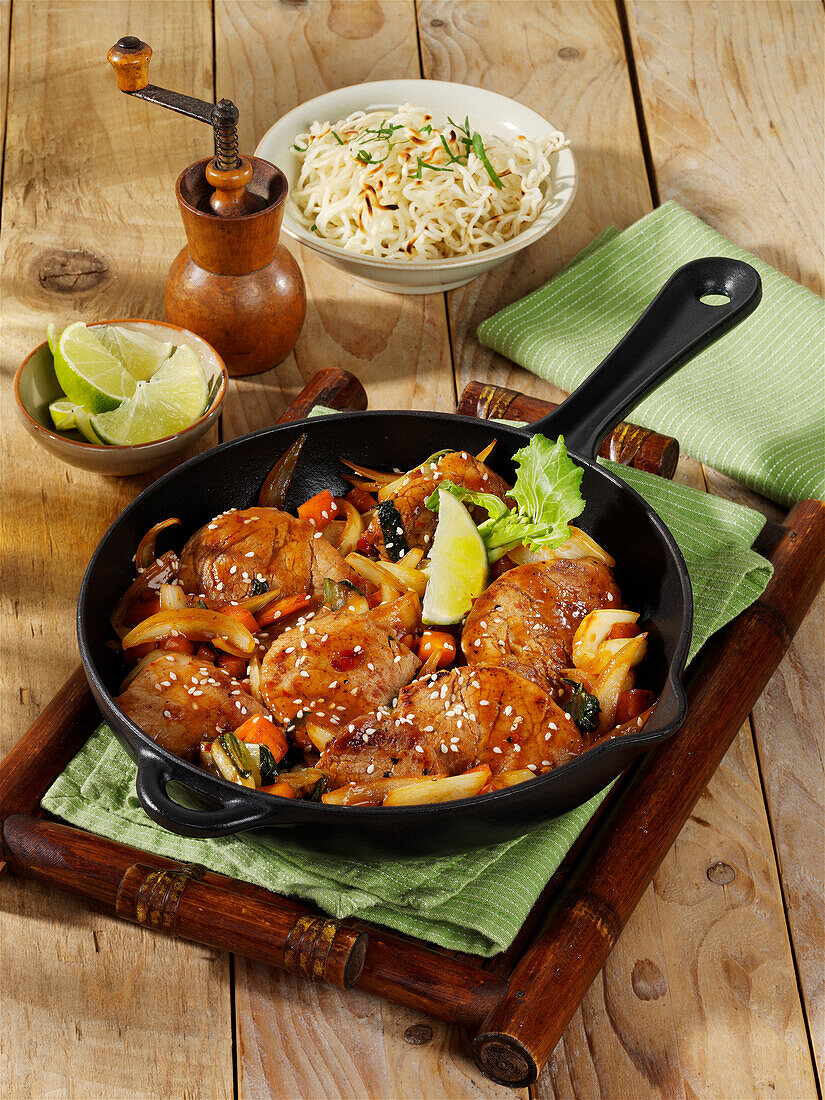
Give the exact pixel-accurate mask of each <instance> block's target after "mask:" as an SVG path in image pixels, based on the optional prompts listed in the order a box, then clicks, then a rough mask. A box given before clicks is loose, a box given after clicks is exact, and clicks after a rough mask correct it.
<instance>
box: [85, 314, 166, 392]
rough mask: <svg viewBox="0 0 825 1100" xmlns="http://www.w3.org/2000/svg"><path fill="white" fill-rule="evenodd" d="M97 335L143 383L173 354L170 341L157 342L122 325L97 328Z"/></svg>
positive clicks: (108, 349)
mask: <svg viewBox="0 0 825 1100" xmlns="http://www.w3.org/2000/svg"><path fill="white" fill-rule="evenodd" d="M95 335H96V336H98V337H99V338H100V342H101V344H103V346H104V348H106V350H107V351H108V352H111V354H112V355H114V356H115V358H116V359H119V360H120V362H121V363H122V364H123V366H124V367H125V368H126V370H127V371H128V372H129V373H130V374H131V375H132V376H133V377H134V378H137V379H138V380H139V381H143V382H145V381H146V380H147V379H149V378H151V377H152V375H153V374H154V373H155V371H156V370H157V369H158V367H159V366H160V365H161V363H163V362H164V361H165V360H166V359H168V358H169V356H170V355H171V354H172V344H171V342H170V341H169V340H156V339H155V338H154V336H147V335H146V334H145V333H143V332H136V331H135V330H134V329H129V328H122V327H121V326H120V325H106V326H105V327H103V328H97V329H95Z"/></svg>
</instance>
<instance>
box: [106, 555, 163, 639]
mask: <svg viewBox="0 0 825 1100" xmlns="http://www.w3.org/2000/svg"><path fill="white" fill-rule="evenodd" d="M179 564H180V563H179V562H178V556H177V554H176V553H175V551H174V550H167V551H166V553H165V554H161V556H160V557H159V558H156V559H155V560H154V561H153V562H152V564H151V565H150V566H149V567H148V568H147V569H144V570H143V572H142V573H140V574H138V576H137V577H136V578H135V580H133V581H132V583H131V584H130V585H129V587H128V588H127V589H126V591H125V592H124V593H123V595H122V596H121V597H120V599H119V600H118V603H117V606H116V607H115V609H114V611H113V612H112V616H111V619H110V620H109V621H110V622H111V624H112V627H113V628H114V631H115V633H116V634H117V636H118V638H122V637H123V636H124V635H125V634H128V632H129V631H128V628H127V627H125V626H124V625H123V620H124V619H125V618H126V615H127V613H128V612H129V610H130V608H132V607H134V605H135V604H136V603H140V601H141V600H143V599H145V598H146V597H147V596H149V595H156V594H157V590H158V589H159V588H160V586H161V585H162V584H168V582H169V581H170V580H172V578H173V577H174V576H175V574H176V573H177V571H178V565H179Z"/></svg>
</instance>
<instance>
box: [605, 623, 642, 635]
mask: <svg viewBox="0 0 825 1100" xmlns="http://www.w3.org/2000/svg"><path fill="white" fill-rule="evenodd" d="M640 634H641V630H639V628H638V626H636V624H635V623H614V624H613V626H611V628H610V630H608V632H607V637H608V638H637V637H638V636H639V635H640Z"/></svg>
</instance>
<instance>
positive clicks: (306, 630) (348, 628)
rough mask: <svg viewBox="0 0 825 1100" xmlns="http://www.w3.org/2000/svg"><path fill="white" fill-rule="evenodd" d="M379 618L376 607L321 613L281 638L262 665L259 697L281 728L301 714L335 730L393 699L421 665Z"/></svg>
mask: <svg viewBox="0 0 825 1100" xmlns="http://www.w3.org/2000/svg"><path fill="white" fill-rule="evenodd" d="M381 618H382V609H381V608H376V611H375V612H370V613H367V614H365V615H359V614H355V613H354V612H352V611H345V610H342V611H324V612H323V613H320V614H318V615H315V616H308V617H307V618H306V619H303V620H299V622H298V625H297V626H295V627H294V628H292V629H291V630H287V631H285V632H284V633H283V634H281V635H280V637H279V638H277V639H276V640H275V641H274V642H273V644H272V645H271V646H270V648H269V651H268V652H267V654H266V657H265V658H264V660H263V664H262V666H261V696H262V698H263V699H264V701H265V702H266V704H267V706H268V707H269V708H270V710H271V711H272V714H273V715H274V717H275V718H277V719H278V720H279V721H281V722H285V723H286V722H289V721H290V720H291V719H293V718H294V717H296V715H299V714H301V715H303V716H304V717H308V718H311V719H312V720H313V721H314V722H316V723H317V724H318V725H320V726H324V727H326V728H327V729H330V730H333V731H334V730H335V729H336V728H337V727H339V726H343V725H345V724H346V723H347V722H350V721H352V719H353V718H355V717H356V716H357V715H359V714H363V713H364V712H365V711H368V710H372V709H373V708H375V707H380V706H383V705H384V704H385V703H388V702H390V700H391V699H394V698H395V696H396V695H397V694H398V692H399V691H400V690H401V688H402V687H403V686H404V685H405V684H407V683H409V681H410V679H411V678H412V677H413V676H414V675H415V673H416V672H417V671H418V669H419V667H420V665H421V662H420V661H419V660H418V658H417V657H416V656H415V654H414V653H413V652H412V651H411V650H410V649H408V648H407V646H405V645H402V644H401V642H399V641H398V639H397V637H396V635H395V634H394V632H393V631H392V630H390V629H389V628H388V627H387V626H385V625H384V624H383V623H382V622H381Z"/></svg>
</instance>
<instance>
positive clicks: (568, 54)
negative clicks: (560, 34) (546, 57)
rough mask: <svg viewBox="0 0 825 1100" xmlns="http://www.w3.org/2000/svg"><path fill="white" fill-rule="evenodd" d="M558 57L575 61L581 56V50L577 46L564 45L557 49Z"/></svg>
mask: <svg viewBox="0 0 825 1100" xmlns="http://www.w3.org/2000/svg"><path fill="white" fill-rule="evenodd" d="M556 57H560V58H561V60H562V61H575V60H576V58H577V57H579V51H578V50H577V49H576V47H575V46H562V47H561V49H560V50H557V51H556Z"/></svg>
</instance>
